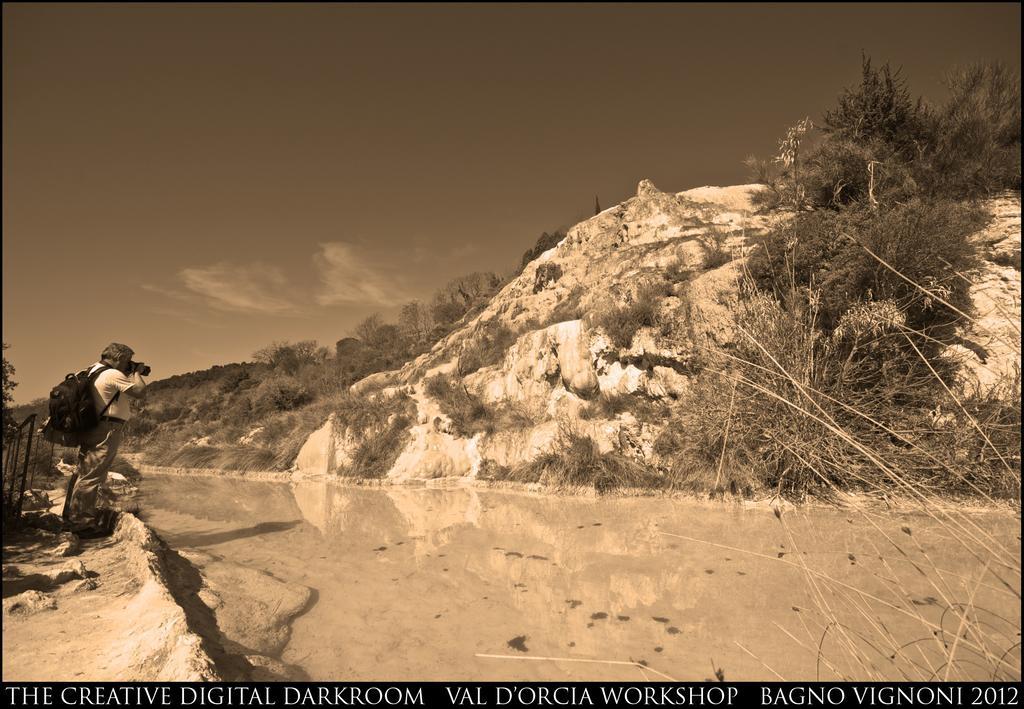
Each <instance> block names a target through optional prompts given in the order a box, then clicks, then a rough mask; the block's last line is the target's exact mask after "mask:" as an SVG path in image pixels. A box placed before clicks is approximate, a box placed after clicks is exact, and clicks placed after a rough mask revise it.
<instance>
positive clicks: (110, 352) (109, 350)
mask: <svg viewBox="0 0 1024 709" xmlns="http://www.w3.org/2000/svg"><path fill="white" fill-rule="evenodd" d="M133 354H135V350H133V349H132V348H131V347H129V346H128V345H122V344H121V343H120V342H111V343H110V344H109V345H107V346H106V347H105V348H103V352H102V353H100V359H106V360H109V361H111V362H117V361H120V360H122V359H131V356H132V355H133Z"/></svg>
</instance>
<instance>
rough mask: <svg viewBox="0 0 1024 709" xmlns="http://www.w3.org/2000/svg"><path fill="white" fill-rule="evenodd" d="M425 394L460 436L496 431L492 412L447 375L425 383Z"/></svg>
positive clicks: (461, 384)
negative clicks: (432, 400) (439, 408)
mask: <svg viewBox="0 0 1024 709" xmlns="http://www.w3.org/2000/svg"><path fill="white" fill-rule="evenodd" d="M425 390H426V392H427V395H428V396H430V397H431V398H432V399H434V400H435V401H436V402H437V404H438V406H440V407H441V411H443V412H444V414H445V416H447V417H448V418H450V419H451V420H452V425H453V426H454V427H455V433H457V434H458V435H460V436H472V435H473V434H475V433H478V432H481V431H483V432H484V433H493V432H494V431H495V430H497V427H496V421H495V417H494V412H493V410H492V409H490V408H489V407H488V406H487V405H486V404H484V402H483V401H482V400H481V399H480V397H478V396H476V395H475V394H472V393H470V391H469V390H468V389H467V388H466V386H465V384H463V383H462V382H461V381H458V380H457V379H455V378H454V377H451V376H449V375H444V374H438V375H437V376H435V377H431V378H430V379H428V380H427V381H426V382H425Z"/></svg>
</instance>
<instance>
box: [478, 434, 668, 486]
mask: <svg viewBox="0 0 1024 709" xmlns="http://www.w3.org/2000/svg"><path fill="white" fill-rule="evenodd" d="M490 472H491V474H492V475H495V476H497V475H504V476H505V477H504V478H497V477H493V478H491V479H507V480H512V481H515V482H522V483H533V482H539V483H541V484H544V485H552V486H558V487H569V488H579V487H593V488H594V489H595V490H597V491H598V492H609V491H611V490H614V489H616V488H623V487H641V488H659V487H667V486H668V485H669V480H668V478H665V477H664V476H661V475H658V474H657V473H656V472H654V471H652V470H650V469H648V468H646V467H644V466H643V465H641V464H639V463H637V462H636V461H634V460H632V459H630V458H627V457H626V456H624V455H622V454H621V453H601V452H600V451H599V449H598V446H597V444H596V443H595V442H594V441H593V439H591V438H590V437H588V436H584V435H580V434H579V433H576V432H572V431H563V432H562V433H561V437H560V440H559V441H558V444H557V446H556V449H555V451H553V452H550V453H545V454H542V455H540V456H538V457H537V458H536V459H535V460H532V461H530V462H528V463H524V464H522V465H518V466H516V467H515V468H512V469H511V470H507V469H503V468H500V467H496V468H495V469H493V470H492V471H490Z"/></svg>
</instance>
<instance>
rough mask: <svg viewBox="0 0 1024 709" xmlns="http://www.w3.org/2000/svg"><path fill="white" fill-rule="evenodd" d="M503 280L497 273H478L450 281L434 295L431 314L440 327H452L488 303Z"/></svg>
mask: <svg viewBox="0 0 1024 709" xmlns="http://www.w3.org/2000/svg"><path fill="white" fill-rule="evenodd" d="M500 286H501V278H500V277H499V276H498V275H497V274H495V273H490V272H487V273H484V272H476V273H470V274H469V275H467V276H460V277H459V278H455V279H453V280H451V281H449V282H448V283H447V284H445V286H444V287H443V288H441V289H440V290H439V291H437V293H435V294H434V300H433V302H432V303H431V306H430V314H431V315H432V316H433V319H434V321H435V322H436V323H437V324H438V325H450V324H452V323H454V322H456V321H457V320H458V319H459V318H461V317H462V316H463V315H465V314H466V313H467V312H469V311H470V310H472V309H473V308H474V307H477V306H480V305H482V304H484V303H485V302H487V300H488V299H490V297H491V296H492V295H494V294H495V293H497V292H498V288H499V287H500Z"/></svg>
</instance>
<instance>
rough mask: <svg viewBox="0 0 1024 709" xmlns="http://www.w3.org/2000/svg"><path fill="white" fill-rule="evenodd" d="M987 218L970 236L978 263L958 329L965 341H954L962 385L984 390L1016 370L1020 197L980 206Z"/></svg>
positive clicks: (1009, 196)
mask: <svg viewBox="0 0 1024 709" xmlns="http://www.w3.org/2000/svg"><path fill="white" fill-rule="evenodd" d="M986 207H987V209H988V212H989V214H990V215H991V221H990V222H989V224H988V226H986V227H985V228H984V229H983V230H981V231H980V232H978V233H977V234H976V235H975V236H974V241H975V243H976V244H977V245H978V246H979V251H980V252H981V256H982V264H981V267H980V268H979V269H978V272H977V273H975V274H972V275H971V301H972V303H973V305H974V311H975V317H974V320H973V322H972V323H971V325H970V327H968V328H966V329H965V331H964V339H965V341H966V343H967V344H968V345H969V346H961V345H957V346H955V347H954V348H953V354H954V356H956V357H958V358H959V359H960V361H961V363H962V364H963V367H962V369H961V373H962V376H963V377H964V380H965V382H964V384H965V386H966V387H967V388H968V389H971V388H980V389H986V388H988V387H990V386H992V385H993V384H995V383H996V382H998V381H1000V380H1001V379H1004V378H1007V377H1010V378H1012V377H1013V376H1015V374H1019V372H1020V365H1021V357H1020V295H1021V292H1020V215H1021V212H1020V207H1021V205H1020V196H1019V195H1012V194H1008V195H1004V196H1002V197H999V198H997V199H993V200H991V201H989V202H988V203H987V205H986Z"/></svg>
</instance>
